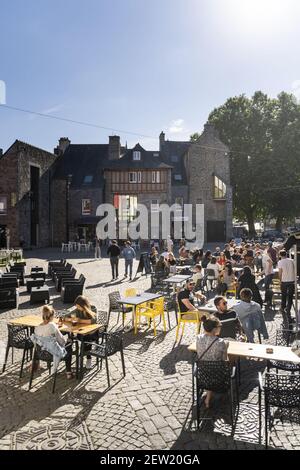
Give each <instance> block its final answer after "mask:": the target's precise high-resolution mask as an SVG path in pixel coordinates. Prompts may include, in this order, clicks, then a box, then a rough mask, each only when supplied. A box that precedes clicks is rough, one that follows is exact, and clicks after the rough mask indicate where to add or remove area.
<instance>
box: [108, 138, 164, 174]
mask: <svg viewBox="0 0 300 470" xmlns="http://www.w3.org/2000/svg"><path fill="white" fill-rule="evenodd" d="M135 151H138V152H141V159H140V160H133V152H135ZM105 168H107V169H111V170H117V169H120V170H122V169H124V170H125V169H130V170H135V169H136V170H140V169H145V170H147V169H160V168H161V169H163V168H172V165H170V164H168V163H167V162H164V161H163V160H162V158H161V155H160V152H159V151H148V150H145V149H144V148H143V147H142V146H141V145H140V144H136V146H135V147H134V148H133V149H130V150H127V152H126V153H125V154H124V155H123V156H122V157H121V158H120V159H119V160H112V161H109V162H108V163H107V165H106V166H105Z"/></svg>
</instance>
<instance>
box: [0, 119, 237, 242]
mask: <svg viewBox="0 0 300 470" xmlns="http://www.w3.org/2000/svg"><path fill="white" fill-rule="evenodd" d="M228 153H229V151H228V148H227V147H226V146H225V145H224V144H223V143H222V142H221V141H220V139H219V136H218V134H217V132H216V130H215V129H214V128H213V127H212V126H211V125H208V124H207V125H206V126H205V128H204V132H203V134H202V135H201V136H200V138H199V139H198V141H197V142H180V141H169V140H166V139H165V134H164V133H163V132H162V133H161V134H160V136H159V150H157V151H147V150H145V149H144V148H143V147H142V146H141V145H140V144H136V146H135V147H134V148H132V149H127V148H126V147H123V146H121V142H120V137H119V136H110V137H109V142H108V144H71V142H70V140H69V139H68V138H67V137H62V138H60V139H59V144H58V146H57V147H56V148H55V149H54V153H53V154H52V153H49V152H46V151H45V150H42V149H39V148H36V147H33V146H32V145H29V144H25V143H23V142H20V141H16V142H15V143H14V144H13V145H12V146H11V147H10V148H9V149H8V150H7V151H6V152H5V153H4V154H3V155H2V156H1V157H0V242H1V243H2V245H5V239H4V238H5V237H4V234H5V233H7V229H8V230H9V232H10V243H11V246H19V244H20V241H23V242H24V245H25V246H26V247H34V246H36V247H44V246H59V245H60V244H61V243H62V242H67V241H71V240H78V239H83V240H93V239H94V237H95V233H96V225H97V223H98V221H99V217H97V216H96V211H97V208H98V206H99V205H100V204H102V203H104V202H106V203H111V204H113V205H114V207H115V209H116V213H117V219H119V220H124V221H130V220H132V219H133V218H134V217H135V216H136V209H137V204H139V203H140V204H144V205H145V206H146V207H147V208H148V213H149V217H150V215H151V214H153V213H154V212H157V211H158V206H159V205H160V204H164V203H165V204H168V205H172V204H174V203H177V204H179V205H180V206H183V205H184V204H187V203H190V204H192V205H193V206H195V205H196V204H204V221H205V227H204V229H205V230H204V232H205V241H206V242H215V241H225V240H226V239H229V238H230V237H231V236H232V190H231V186H230V171H229V156H228ZM172 217H173V221H172V222H173V224H174V221H175V220H176V218H177V219H178V218H180V217H181V219H180V220H182V216H181V214H180V213H179V215H176V213H175V214H173V215H172ZM149 221H150V220H149ZM193 223H194V221H193ZM172 230H173V227H172V226H171V229H170V235H171V236H173V232H172ZM1 234H2V238H1Z"/></svg>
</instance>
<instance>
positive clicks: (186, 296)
mask: <svg viewBox="0 0 300 470" xmlns="http://www.w3.org/2000/svg"><path fill="white" fill-rule="evenodd" d="M194 287H195V283H194V282H193V281H192V280H191V279H189V280H187V281H186V284H185V288H184V289H183V290H181V291H180V292H179V294H178V296H177V300H178V305H179V310H180V312H181V313H185V312H195V311H197V308H196V307H195V305H194V302H195V298H194V297H197V299H199V300H200V301H202V302H206V297H205V296H204V295H203V294H201V293H200V292H196V293H193V289H194Z"/></svg>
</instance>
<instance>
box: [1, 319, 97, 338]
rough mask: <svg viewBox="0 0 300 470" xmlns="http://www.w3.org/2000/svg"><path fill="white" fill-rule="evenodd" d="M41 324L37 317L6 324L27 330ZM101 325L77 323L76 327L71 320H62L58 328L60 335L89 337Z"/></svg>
mask: <svg viewBox="0 0 300 470" xmlns="http://www.w3.org/2000/svg"><path fill="white" fill-rule="evenodd" d="M53 321H54V323H57V324H58V322H59V319H58V318H54V319H53ZM42 322H43V319H42V317H41V316H39V315H25V316H23V317H19V318H14V319H13V320H10V321H9V322H8V323H9V324H10V325H19V326H27V327H28V328H35V327H36V326H39V325H40V324H41V323H42ZM101 326H102V325H99V324H98V323H93V324H91V325H83V324H80V323H78V324H77V325H74V326H73V324H72V319H71V318H70V320H63V325H62V326H61V327H59V330H60V331H61V332H62V333H72V334H74V335H77V334H80V335H82V336H85V335H90V334H92V333H95V332H96V331H98V330H99V328H100V327H101Z"/></svg>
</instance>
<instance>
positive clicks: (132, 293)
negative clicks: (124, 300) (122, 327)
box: [123, 287, 147, 323]
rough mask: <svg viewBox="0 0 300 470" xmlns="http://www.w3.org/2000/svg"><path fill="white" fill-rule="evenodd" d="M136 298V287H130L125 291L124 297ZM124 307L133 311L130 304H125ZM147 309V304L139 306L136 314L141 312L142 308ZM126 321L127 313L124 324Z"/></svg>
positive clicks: (124, 314)
mask: <svg viewBox="0 0 300 470" xmlns="http://www.w3.org/2000/svg"><path fill="white" fill-rule="evenodd" d="M135 296H136V289H135V288H134V287H130V288H128V289H126V290H125V293H124V297H135ZM124 307H127V308H131V309H133V306H132V305H129V304H124ZM145 307H147V302H145V303H143V304H140V305H137V306H136V307H135V313H136V312H139V311H140V310H141V309H142V308H145ZM125 319H126V313H123V323H124V321H125Z"/></svg>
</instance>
